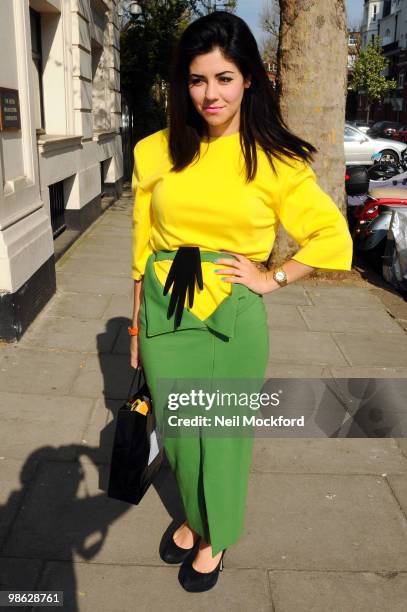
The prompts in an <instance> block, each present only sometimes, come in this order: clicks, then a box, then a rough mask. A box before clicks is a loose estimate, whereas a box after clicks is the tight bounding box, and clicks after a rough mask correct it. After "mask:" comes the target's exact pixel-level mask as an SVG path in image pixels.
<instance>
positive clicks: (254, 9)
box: [236, 0, 363, 43]
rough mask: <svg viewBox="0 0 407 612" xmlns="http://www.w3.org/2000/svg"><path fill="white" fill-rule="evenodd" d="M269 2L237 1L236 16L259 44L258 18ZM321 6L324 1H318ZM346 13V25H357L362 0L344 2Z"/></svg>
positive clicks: (260, 0)
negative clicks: (242, 21)
mask: <svg viewBox="0 0 407 612" xmlns="http://www.w3.org/2000/svg"><path fill="white" fill-rule="evenodd" d="M268 2H270V0H238V3H237V11H236V14H237V15H239V17H241V18H242V19H244V20H245V21H246V23H247V24H248V25H249V26H250V29H251V31H252V32H253V34H254V36H255V37H256V40H257V42H258V43H259V42H260V41H261V39H262V37H263V32H262V30H261V28H260V25H259V18H260V13H261V10H262V7H263V6H264V5H267V3H268ZM320 2H321V6H322V7H323V5H324V0H320ZM346 11H347V15H348V25H356V24H359V23H360V21H361V19H362V13H363V0H346Z"/></svg>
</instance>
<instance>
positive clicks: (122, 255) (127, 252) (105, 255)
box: [67, 240, 131, 264]
mask: <svg viewBox="0 0 407 612" xmlns="http://www.w3.org/2000/svg"><path fill="white" fill-rule="evenodd" d="M116 242H117V241H116ZM67 256H68V257H69V259H81V258H85V257H88V258H89V257H90V258H95V259H100V260H105V261H106V260H108V261H110V259H111V258H112V257H114V258H115V259H116V261H121V262H122V263H123V264H127V263H128V262H130V261H131V249H129V247H128V244H125V245H122V244H121V243H120V242H118V244H116V245H115V244H112V243H110V246H107V245H106V244H103V243H99V242H95V241H94V240H93V241H92V242H91V243H89V242H87V241H84V242H82V243H81V244H80V245H78V246H77V247H76V248H74V249H72V251H70V252H69V254H68V255H67Z"/></svg>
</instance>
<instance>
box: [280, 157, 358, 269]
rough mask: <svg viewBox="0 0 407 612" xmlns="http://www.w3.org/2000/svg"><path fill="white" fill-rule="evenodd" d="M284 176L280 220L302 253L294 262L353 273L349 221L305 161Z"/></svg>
mask: <svg viewBox="0 0 407 612" xmlns="http://www.w3.org/2000/svg"><path fill="white" fill-rule="evenodd" d="M290 162H291V163H294V168H295V169H292V168H291V169H290V170H289V171H286V172H285V173H284V175H285V180H284V181H283V185H282V189H281V197H280V199H279V200H280V201H279V204H278V210H277V211H276V212H277V216H278V217H279V220H280V222H281V223H282V225H283V227H284V228H285V229H286V231H287V232H288V234H289V235H290V236H292V238H294V240H296V241H297V243H298V244H299V246H300V249H299V250H298V251H297V253H295V255H293V257H292V259H295V260H296V261H299V262H301V263H304V264H306V265H309V266H313V267H315V268H319V269H323V270H350V269H351V266H352V253H353V243H352V238H351V235H350V233H349V229H348V224H347V221H346V219H345V217H344V215H343V214H342V212H341V211H340V210H339V208H338V207H337V206H336V204H335V202H334V201H333V200H332V199H331V198H330V196H329V195H328V194H327V193H325V191H323V189H322V188H321V187H320V186H319V185H318V183H317V179H316V175H315V172H314V171H313V170H312V168H311V167H310V165H309V164H308V163H307V162H305V161H302V160H301V161H293V162H292V161H291V160H290Z"/></svg>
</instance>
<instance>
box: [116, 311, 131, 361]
mask: <svg viewBox="0 0 407 612" xmlns="http://www.w3.org/2000/svg"><path fill="white" fill-rule="evenodd" d="M129 325H131V319H128V320H127V321H126V323H125V324H124V325H121V326H120V329H119V332H118V334H117V338H116V342H115V344H114V347H113V350H112V353H113V354H114V355H130V336H129V333H128V331H127V328H128V326H129ZM129 359H130V357H129Z"/></svg>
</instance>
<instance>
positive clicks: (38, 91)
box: [30, 8, 45, 130]
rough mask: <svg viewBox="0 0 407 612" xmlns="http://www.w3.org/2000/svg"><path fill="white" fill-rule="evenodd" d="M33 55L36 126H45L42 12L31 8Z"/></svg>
mask: <svg viewBox="0 0 407 612" xmlns="http://www.w3.org/2000/svg"><path fill="white" fill-rule="evenodd" d="M30 28H31V57H32V67H33V81H34V105H35V127H36V129H37V130H43V129H44V128H45V121H44V92H43V86H42V48H41V14H40V13H37V11H34V10H33V9H32V8H30Z"/></svg>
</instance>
